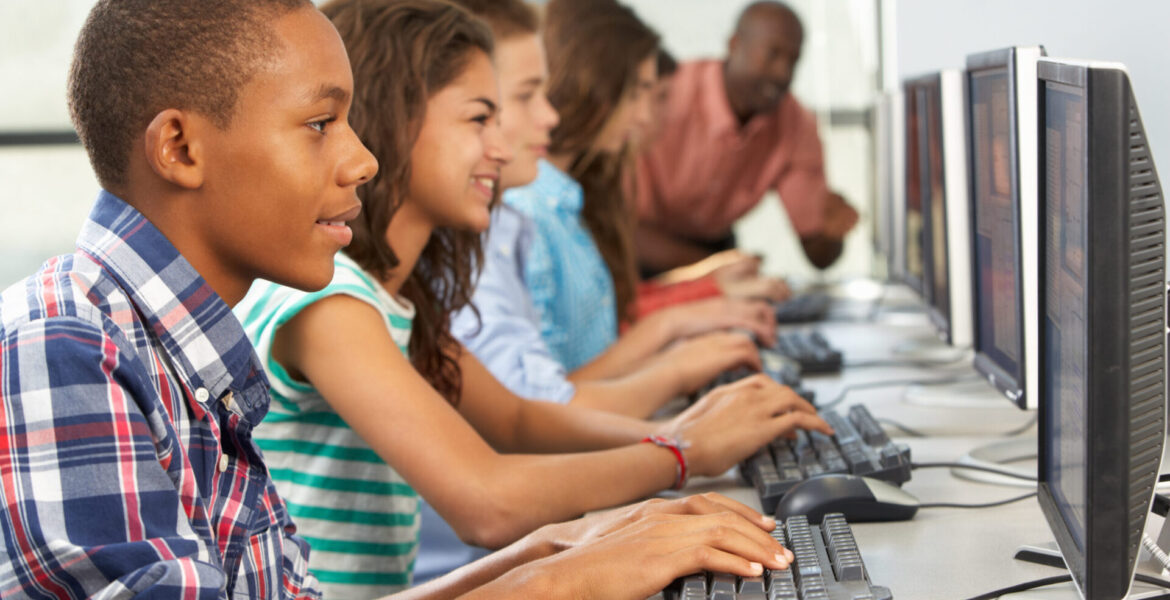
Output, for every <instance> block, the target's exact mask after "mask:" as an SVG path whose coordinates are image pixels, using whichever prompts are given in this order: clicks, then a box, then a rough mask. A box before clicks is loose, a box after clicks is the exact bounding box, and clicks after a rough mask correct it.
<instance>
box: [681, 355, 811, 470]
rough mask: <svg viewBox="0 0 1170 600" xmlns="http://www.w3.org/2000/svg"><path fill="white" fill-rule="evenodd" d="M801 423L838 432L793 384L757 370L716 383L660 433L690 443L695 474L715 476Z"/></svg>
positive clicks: (689, 458)
mask: <svg viewBox="0 0 1170 600" xmlns="http://www.w3.org/2000/svg"><path fill="white" fill-rule="evenodd" d="M797 428H800V429H810V430H815V431H820V432H822V433H825V434H830V435H831V434H832V433H833V429H832V427H829V424H828V423H826V422H825V421H824V420H823V419H821V418H820V417H819V416H817V412H816V409H815V408H813V406H812V405H811V404H809V403H808V401H806V400H805V399H804V398H801V397H800V396H797V395H796V393H795V392H793V391H792V389H791V388H788V387H786V386H782V385H780V384H778V383H776V382H775V381H772V379H770V378H769V377H768V376H767V375H752V376H751V377H745V378H744V379H740V380H739V381H736V382H735V383H731V384H728V385H724V386H720V387H717V388H715V389H714V390H712V391H711V392H710V393H709V394H707V395H706V396H704V397H703V398H701V399H700V400H699V401H698V402H696V403H695V404H694V406H692V407H690V408H689V409H687V410H686V411H684V412H682V413H681V414H679V415H678V416H677V417H675V418H674V419H672V420H670V421H668V422H667V423H666V424H664V426H663V429H662V430H661V431H659V433H661V434H662V435H665V436H667V437H673V438H675V439H677V440H680V441H683V442H685V443H688V444H689V446H688V447H687V448H686V449H685V450H684V451H683V452H684V454H685V455H686V458H687V462H688V463H689V465H688V466H689V467H690V471H691V473H692V474H694V475H706V476H716V475H720V474H722V473H723V472H725V471H727V470H728V469H730V468H731V467H732V466H734V465H735V464H736V463H738V462H740V461H742V460H743V459H745V458H747V457H748V456H751V455H752V454H753V453H754V452H755V451H756V450H759V449H760V448H761V447H763V446H764V445H765V444H767V443H769V442H771V441H772V440H774V439H776V438H777V437H780V436H791V435H793V433H794V432H795V430H796V429H797Z"/></svg>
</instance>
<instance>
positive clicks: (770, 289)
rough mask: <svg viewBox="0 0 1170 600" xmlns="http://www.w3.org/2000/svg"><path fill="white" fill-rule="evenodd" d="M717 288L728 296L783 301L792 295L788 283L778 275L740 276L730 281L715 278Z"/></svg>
mask: <svg viewBox="0 0 1170 600" xmlns="http://www.w3.org/2000/svg"><path fill="white" fill-rule="evenodd" d="M716 283H718V284H719V289H720V290H721V291H722V292H723V295H724V296H727V297H729V298H743V299H747V300H751V299H759V300H768V301H771V302H783V301H785V300H787V299H788V298H789V297H791V296H792V290H790V289H789V288H788V284H787V283H785V282H784V280H783V279H780V278H778V277H760V276H752V277H741V278H739V279H732V280H730V281H723V280H719V279H716Z"/></svg>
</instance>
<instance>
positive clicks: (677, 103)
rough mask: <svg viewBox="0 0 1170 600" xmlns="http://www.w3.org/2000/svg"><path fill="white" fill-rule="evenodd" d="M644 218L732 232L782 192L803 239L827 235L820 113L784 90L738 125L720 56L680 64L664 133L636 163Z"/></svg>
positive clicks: (706, 234) (719, 233)
mask: <svg viewBox="0 0 1170 600" xmlns="http://www.w3.org/2000/svg"><path fill="white" fill-rule="evenodd" d="M637 166H638V177H637V201H638V218H639V220H640V221H642V222H644V223H647V224H650V225H655V226H658V227H660V228H662V229H665V230H667V231H671V232H673V233H675V234H678V235H680V236H684V237H689V238H693V239H696V240H716V239H719V238H722V237H725V236H727V234H728V233H730V231H731V227H732V225H733V224H734V223H735V221H736V220H737V219H739V218H740V217H742V216H743V215H744V214H746V213H747V212H748V211H750V210H751V209H752V208H754V207H755V206H756V204H758V203H759V201H760V199H761V198H762V197H763V195H764V193H765V192H767V191H768V190H769V189H775V190H777V191H778V192H779V194H780V199H781V201H782V202H783V203H784V206H785V208H787V210H788V216H789V218H790V220H791V221H792V225H793V227H794V228H795V229H796V233H797V234H798V235H800V236H802V237H804V236H806V235H808V234H815V233H816V232H818V231H820V229H821V227H822V225H823V221H824V206H825V199H826V196H827V194H828V186H827V184H826V183H825V170H824V160H823V157H822V151H821V140H820V137H819V136H818V134H817V125H816V117H815V116H814V115H813V114H812V113H811V112H810V111H808V110H806V109H805V108H804V107H803V106H801V105H800V102H798V101H797V100H796V98H794V97H793V96H792V94H786V95H785V96H784V98H783V99H782V100H781V101H780V104H779V105H778V106H777V107H776V109H775V110H774V111H773V112H771V113H768V114H762V115H756V116H755V117H753V118H752V119H751V120H750V121H749V122H748V123H747V124H746V125H744V126H743V127H740V125H739V122H738V120H737V119H736V117H735V114H734V113H733V112H732V110H731V104H730V103H729V102H728V100H727V92H726V91H725V88H724V84H723V63H722V62H721V61H717V60H706V61H697V62H690V63H685V64H683V65H682V66H681V67H680V68H679V70H678V72H677V73H676V74H675V76H674V79H673V81H672V83H671V92H670V100H669V102H668V105H667V108H666V115H665V123H664V126H663V128H662V133H661V135H660V137H659V138H658V140H657V141H656V142H655V144H654V145H653V146H652V147H651V148H649V149H648V151H647V152H646V153H644V154H643V155H642V156H641V157H640V158H639V159H638V165H637Z"/></svg>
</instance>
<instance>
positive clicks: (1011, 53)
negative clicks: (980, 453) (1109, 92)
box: [965, 47, 1027, 406]
mask: <svg viewBox="0 0 1170 600" xmlns="http://www.w3.org/2000/svg"><path fill="white" fill-rule="evenodd" d="M1016 54H1017V52H1016V48H1014V47H1013V48H1002V49H999V50H991V51H988V52H981V53H978V54H972V55H970V56H968V57H967V73H966V86H965V88H966V89H965V94H966V96H967V98H966V99H967V119H966V120H967V131H968V132H969V136H968V139H967V147H968V152H967V168H968V172H969V173H970V174H971V176H970V177H969V178H968V180H969V181H968V183H967V187H968V190H967V191H968V197H969V198H970V200H969V203H968V204H969V206H970V214H969V217H970V219H969V223H970V225H969V227H970V231H971V235H970V238H971V240H970V246H971V247H970V254H971V293H972V296H973V300H974V302H975V304H974V305H973V309H974V311H975V316H976V324H975V327H974V328H973V331H972V334H973V335H972V348H973V349H974V351H975V359H974V363H973V364H974V367H975V370H976V371H978V372H979V373H981V374H982V375H984V376H985V377H987V379H988V381H989V382H990V383H991V384H992V386H994V387H995V388H996V389H997V390H998V391H999V392H1000V393H1002V394H1003V395H1004V396H1006V397H1008V398H1009V399H1011V400H1012V401H1013V402H1017V403H1020V404H1021V406H1022V405H1023V403H1024V402H1025V399H1024V389H1025V387H1024V386H1025V383H1026V381H1025V379H1026V375H1027V356H1026V344H1025V339H1024V336H1025V335H1027V332H1026V329H1027V328H1026V327H1025V321H1024V281H1023V277H1024V257H1023V250H1022V249H1023V235H1022V224H1021V212H1020V196H1021V194H1020V155H1019V152H1020V130H1019V128H1020V123H1019V115H1018V107H1017V106H1016V104H1017V103H1018V102H1019V90H1018V84H1017V78H1018V69H1017V66H1016ZM992 69H1006V70H1007V82H1008V101H1009V102H1011V105H1012V109H1011V110H1009V111H1008V129H1009V131H1010V133H1011V136H1012V140H1011V144H1009V145H1010V149H1009V157H1010V159H1011V164H1012V168H1011V173H1010V176H1011V185H1012V210H1013V212H1014V213H1015V221H1016V227H1015V228H1014V231H1013V232H1012V235H1013V236H1014V239H1015V247H1016V250H1017V252H1016V257H1015V258H1016V269H1015V288H1016V297H1017V298H1018V299H1019V300H1018V302H1016V323H1018V324H1019V331H1020V336H1019V348H1018V355H1019V357H1020V358H1019V367H1018V369H1019V372H1020V374H1019V377H1018V378H1017V377H1016V376H1014V375H1012V374H1011V373H1008V372H1007V370H1006V369H1004V368H1003V367H1001V366H1000V365H999V364H998V363H997V362H995V360H994V359H993V358H992V357H991V356H990V355H989V354H987V353H986V352H984V351H983V348H984V346H985V344H984V343H981V342H982V329H981V328H980V326H979V323H978V316H979V314H980V312H979V304H978V303H979V292H980V290H981V289H982V288H981V286H980V284H979V275H980V273H979V268H978V264H977V263H978V258H979V256H978V248H977V244H978V243H979V233H978V227H979V224H978V220H977V218H976V215H975V207H976V205H977V203H978V199H977V196H976V194H975V186H976V181H977V180H978V177H977V176H976V172H975V161H976V160H977V157H978V152H977V149H976V148H975V123H974V118H975V103H974V102H973V95H974V93H975V87H974V86H973V85H972V84H971V82H972V78H973V77H974V76H975V75H976V74H977V73H979V72H983V71H989V70H992Z"/></svg>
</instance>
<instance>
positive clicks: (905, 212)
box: [898, 78, 929, 302]
mask: <svg viewBox="0 0 1170 600" xmlns="http://www.w3.org/2000/svg"><path fill="white" fill-rule="evenodd" d="M921 79H922V78H915V79H906V80H903V82H902V101H903V104H902V133H901V135H902V140H903V142H902V152H903V160H902V179H903V181H904V182H905V183H904V185H903V186H902V198H901V202H902V218H903V219H905V220H906V223H904V224H903V225H902V232H901V233H902V239H901V240H898V242H899V243H900V244H901V245H902V264H901V265H899V266H900V267H901V268H900V269H899V271H900V275H901V277H900V280H901V282H902V283H903V284H905V285H906V286H907V287H909V288H910V289H911V290H913V291H914V293H915V294H918V297H920V298H923V299H924V300H927V301H928V302H929V297H928V294H929V290H928V289H927V287H926V261H925V252H926V249H925V245H923V248H922V252H923V256H922V257H921V259H922V261H923V265H922V266H923V269H922V276H921V277H916V276H914V275H913V274H912V273H911V272H910V242H909V240H910V228H909V226H908V222H909V215H910V210H909V208H910V207H909V205H908V202H909V198H910V179H911V177H910V162H911V161H910V147H911V146H910V127H911V124H910V123H911V121H912V119H911V118H910V116H911V112H912V111H911V108H910V107H911V106H914V107H915V108H914V110H913V115H914V117H915V119H913V120H917V118H918V108H917V107H918V92H919V91H920V90H919V85H920V83H921ZM915 133H917V137H918V139H917V140H915V147H917V148H918V150H919V153H918V154H919V155H918V156H917V157H916V158H917V159H918V167H919V169H921V168H922V152H921V147H919V145H920V144H921V142H922V131H921V128H917V129H915ZM918 186H919V189H918V193H919V200H920V201H921V200H922V172H921V170H920V171H919V173H918ZM923 214H924V215H925V208H923ZM924 221H925V219H924ZM924 227H925V225H924Z"/></svg>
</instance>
